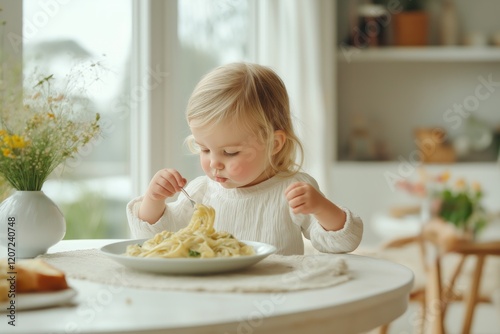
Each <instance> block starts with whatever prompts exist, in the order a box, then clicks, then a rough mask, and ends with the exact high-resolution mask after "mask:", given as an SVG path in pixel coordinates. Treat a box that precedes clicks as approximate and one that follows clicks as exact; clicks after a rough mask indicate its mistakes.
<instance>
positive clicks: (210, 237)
mask: <svg viewBox="0 0 500 334" xmlns="http://www.w3.org/2000/svg"><path fill="white" fill-rule="evenodd" d="M214 221H215V210H214V208H212V207H209V206H205V205H202V204H196V207H195V211H194V213H193V216H192V217H191V221H190V222H189V224H188V226H186V227H185V228H183V229H181V230H179V231H177V232H169V231H162V232H159V233H157V234H156V235H155V236H154V237H152V238H151V239H149V240H146V241H145V242H144V243H143V244H142V245H138V244H135V245H129V246H127V251H126V255H128V256H135V257H160V258H189V257H193V258H214V257H234V256H246V255H253V254H255V251H254V249H253V247H252V246H249V245H246V244H245V243H243V242H241V241H239V240H237V239H236V238H234V237H233V236H232V235H231V234H230V233H227V232H217V231H216V230H215V228H214Z"/></svg>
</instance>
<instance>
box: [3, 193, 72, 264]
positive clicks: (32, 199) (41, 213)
mask: <svg viewBox="0 0 500 334" xmlns="http://www.w3.org/2000/svg"><path fill="white" fill-rule="evenodd" d="M65 234H66V220H65V219H64V216H63V214H62V212H61V210H59V207H58V206H57V205H56V204H55V203H54V202H53V201H52V200H51V199H50V198H49V197H47V196H46V195H45V193H44V192H43V191H16V192H15V193H14V194H12V195H11V196H10V197H8V198H7V199H5V200H4V201H3V202H2V203H1V204H0V246H3V247H5V248H7V252H8V256H9V257H11V256H12V255H13V256H14V257H16V258H33V257H36V256H38V255H41V254H45V253H46V252H47V250H48V249H49V247H51V246H53V245H55V244H56V243H57V242H59V241H60V240H62V238H64V235H65ZM4 255H7V254H4Z"/></svg>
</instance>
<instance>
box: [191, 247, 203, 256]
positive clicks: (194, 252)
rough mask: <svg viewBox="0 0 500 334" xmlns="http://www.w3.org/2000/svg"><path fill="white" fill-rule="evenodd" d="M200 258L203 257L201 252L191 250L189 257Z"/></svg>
mask: <svg viewBox="0 0 500 334" xmlns="http://www.w3.org/2000/svg"><path fill="white" fill-rule="evenodd" d="M200 256H201V253H200V252H197V251H195V250H192V249H190V250H189V257H200Z"/></svg>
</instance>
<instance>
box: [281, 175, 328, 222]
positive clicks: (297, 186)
mask: <svg viewBox="0 0 500 334" xmlns="http://www.w3.org/2000/svg"><path fill="white" fill-rule="evenodd" d="M285 197H286V199H287V200H288V205H290V207H291V208H292V210H293V213H295V214H298V213H302V214H315V213H316V212H317V211H318V209H320V208H321V205H322V204H321V203H323V201H324V199H325V198H324V197H323V195H322V194H321V193H320V192H318V191H317V190H316V189H315V188H314V187H313V186H312V185H310V184H309V183H305V182H295V183H292V184H291V185H289V186H288V188H286V190H285Z"/></svg>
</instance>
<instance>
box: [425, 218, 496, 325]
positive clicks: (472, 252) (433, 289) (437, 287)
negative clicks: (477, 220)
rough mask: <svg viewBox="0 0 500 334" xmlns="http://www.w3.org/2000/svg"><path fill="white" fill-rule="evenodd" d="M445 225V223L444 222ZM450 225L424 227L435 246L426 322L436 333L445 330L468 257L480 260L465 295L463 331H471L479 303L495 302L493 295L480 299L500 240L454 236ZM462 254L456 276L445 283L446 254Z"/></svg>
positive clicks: (435, 223)
mask: <svg viewBox="0 0 500 334" xmlns="http://www.w3.org/2000/svg"><path fill="white" fill-rule="evenodd" d="M443 224H445V225H443ZM448 228H449V225H446V223H444V222H440V221H434V222H430V223H428V224H426V225H425V226H424V228H423V232H422V239H423V240H424V241H426V242H429V243H431V244H432V245H433V246H434V247H435V254H434V256H432V257H431V258H429V259H428V285H427V288H426V305H427V307H426V309H427V310H430V311H428V312H426V315H425V319H426V324H427V325H428V326H429V327H430V328H432V333H433V334H443V333H445V328H444V319H445V315H446V309H447V305H448V304H449V303H450V301H451V298H450V296H451V292H452V291H453V287H454V284H455V282H456V279H457V277H458V276H459V274H460V273H461V271H462V269H463V265H464V262H465V260H466V258H467V257H471V256H472V257H475V258H476V263H475V268H474V270H473V275H472V277H471V280H470V282H469V287H468V291H467V293H466V294H465V295H464V296H461V297H462V298H463V299H464V301H465V316H464V320H463V327H462V333H463V334H468V333H470V330H471V327H472V321H473V317H474V311H475V307H476V305H477V303H479V302H491V299H490V298H480V297H479V288H480V283H481V279H482V273H483V268H484V263H485V259H486V257H487V256H500V240H499V241H490V242H475V241H473V240H468V239H460V238H456V237H455V238H453V237H450V236H451V234H450V233H448V232H447V229H448ZM450 253H454V254H459V255H460V256H461V261H460V262H459V265H458V266H457V268H456V271H455V272H454V274H453V275H452V279H451V280H450V282H449V284H448V285H447V286H445V285H444V284H443V278H442V265H443V259H444V256H445V255H446V254H450Z"/></svg>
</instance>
